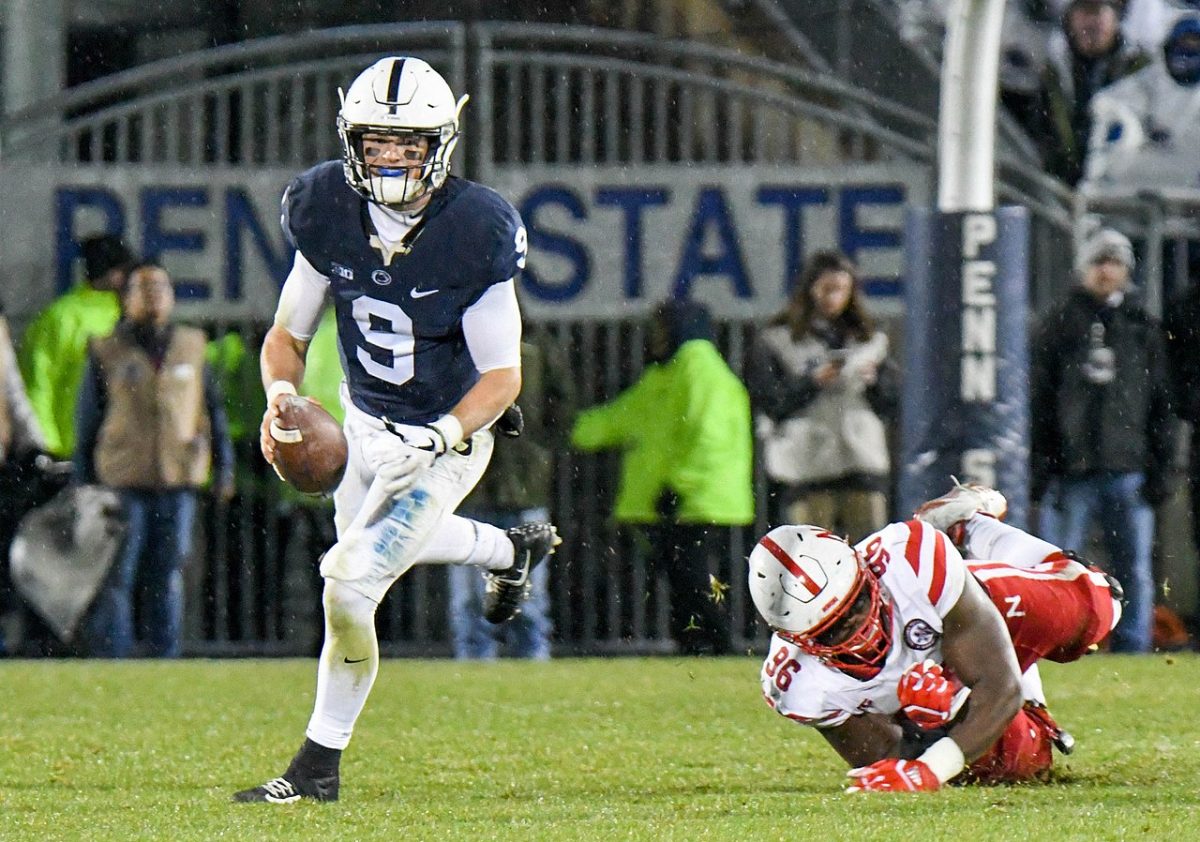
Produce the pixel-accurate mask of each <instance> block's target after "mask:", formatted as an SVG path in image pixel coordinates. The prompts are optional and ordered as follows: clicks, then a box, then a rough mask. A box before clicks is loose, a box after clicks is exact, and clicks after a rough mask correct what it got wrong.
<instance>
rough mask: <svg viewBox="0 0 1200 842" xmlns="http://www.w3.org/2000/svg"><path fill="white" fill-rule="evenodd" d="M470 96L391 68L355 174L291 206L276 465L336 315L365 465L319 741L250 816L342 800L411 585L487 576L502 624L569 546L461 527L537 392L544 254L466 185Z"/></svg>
mask: <svg viewBox="0 0 1200 842" xmlns="http://www.w3.org/2000/svg"><path fill="white" fill-rule="evenodd" d="M339 93H340V92H339ZM466 99H467V98H466V97H465V96H464V97H463V98H462V99H460V100H457V101H456V100H455V98H454V95H453V94H452V93H451V90H450V87H449V86H448V85H447V84H446V82H445V80H444V79H443V78H442V77H441V76H440V75H439V74H438V73H437V72H436V71H435V70H434V69H433V68H432V67H430V66H429V65H428V64H426V63H425V62H423V61H421V60H420V59H415V58H404V57H392V58H385V59H382V60H380V61H378V62H376V63H375V64H373V65H371V67H369V68H367V69H366V70H365V71H364V72H363V73H362V74H360V75H359V76H358V78H357V79H355V80H354V83H353V84H352V85H351V86H350V89H349V90H348V91H346V92H345V93H344V94H343V95H342V105H341V110H340V112H339V114H338V121H337V125H338V134H339V135H340V137H341V141H342V160H341V161H328V162H326V163H323V164H319V165H318V166H316V167H313V168H312V169H310V170H308V171H307V172H304V173H302V174H301V175H300V176H298V177H297V178H296V179H295V180H294V181H293V182H292V183H291V184H290V185H289V186H288V189H287V191H286V192H285V193H284V197H283V227H284V231H285V233H286V235H287V237H288V239H289V241H290V242H291V244H292V245H293V246H294V247H295V249H296V256H295V263H294V265H293V267H292V270H291V273H290V274H289V275H288V278H287V281H286V283H285V284H284V287H283V291H282V293H281V294H280V299H279V305H278V309H277V310H276V314H275V323H274V325H273V326H272V327H271V329H270V331H269V332H268V334H267V336H266V339H265V340H264V343H263V349H262V359H261V366H262V378H263V383H264V384H265V386H266V389H267V404H268V406H267V411H266V414H265V415H264V416H263V422H262V432H261V436H260V438H261V445H262V452H263V455H264V456H265V457H266V458H267V460H268V461H272V460H273V457H274V448H275V442H274V440H273V439H272V437H271V433H270V428H271V422H272V421H273V420H274V419H275V417H276V414H277V404H278V402H279V400H280V399H281V397H282V396H284V395H287V394H294V393H295V391H296V389H295V384H298V383H300V382H301V380H302V378H303V376H304V360H305V353H306V351H307V348H308V342H309V340H310V339H311V338H312V336H313V333H314V332H315V331H316V328H317V324H318V322H319V320H320V317H321V311H322V309H323V307H324V305H325V301H326V299H327V298H330V299H332V303H333V307H334V312H335V314H336V316H337V332H338V341H339V343H340V344H341V352H342V360H343V366H344V368H345V375H346V380H345V383H344V384H343V387H342V401H343V404H344V406H345V409H346V422H345V432H346V438H347V441H348V442H349V462H348V464H347V466H346V472H345V475H344V477H343V479H342V482H341V484H340V485H339V486H338V488H337V490H336V492H335V493H334V504H335V508H336V523H337V534H338V539H337V542H336V543H335V544H334V545H333V547H332V548H331V549H330V550H329V551H328V552H327V553H326V554H325V555H324V557H323V559H322V561H321V575H322V576H323V577H324V578H325V591H324V599H323V602H324V609H325V644H324V648H323V649H322V651H321V657H320V662H319V666H318V669H317V691H316V703H315V707H314V710H313V713H312V718H311V719H310V720H309V723H308V730H307V736H306V739H305V740H304V743H303V745H302V746H301V748H300V750H299V751H298V752H297V753H296V755H295V757H294V758H293V760H292V762H291V765H290V766H288V768H287V771H286V772H284V773H283V775H282V776H280V777H278V778H274V779H272V780H270V781H268V782H267V783H265V784H263V785H261V786H257V787H253V788H251V789H247V790H244V791H242V792H238V793H237V794H236V795H235V796H234V799H235V800H237V801H267V802H273V803H288V802H292V801H297V800H299V799H301V798H307V799H315V800H319V801H334V800H336V799H337V797H338V787H339V775H338V765H339V761H340V757H341V753H342V750H343V749H344V748H345V747H346V745H347V743H348V742H349V740H350V734H351V731H352V730H353V728H354V722H355V720H356V719H357V718H358V715H359V713H360V711H361V710H362V708H363V705H364V703H365V702H366V700H367V695H368V694H369V693H370V690H371V685H372V683H373V682H374V680H375V674H376V672H377V669H378V665H379V647H378V641H377V639H376V636H375V609H376V608H377V606H378V604H379V601H380V600H381V599H383V596H384V594H385V593H386V592H387V590H388V588H389V587H390V586H391V585H392V583H393V582H395V581H396V579H397V578H399V577H400V576H401V575H403V574H404V572H405V571H407V570H408V569H409V568H410V567H412V566H413V565H414V564H423V563H460V564H471V565H476V566H478V567H480V568H482V569H483V570H484V571H486V573H485V575H486V576H487V577H488V587H487V590H486V593H485V602H484V612H485V616H487V618H488V619H489V620H491V621H492V622H494V623H502V622H504V621H506V620H508V619H510V618H511V617H512V616H513V615H514V614H515V613H516V612H517V611H518V610H519V609H520V603H521V601H522V600H523V599H524V597H525V595H526V593H527V588H528V579H529V572H530V570H531V569H532V568H533V567H534V566H535V565H537V564H538V563H540V562H541V561H542V560H543V559H544V558H545V557H546V556H547V555H548V554H549V553H550V552H551V551H552V549H553V546H554V545H555V544H556V543H557V542H558V538H557V535H556V532H555V529H554V527H553V526H551V525H550V524H549V523H537V524H527V525H524V526H521V527H517V528H515V529H510V530H508V532H507V533H506V532H504V531H502V530H500V529H498V528H496V527H494V526H491V525H489V524H485V523H478V522H475V521H470V520H467V519H465V518H462V517H459V516H457V515H455V514H454V510H455V509H456V508H457V507H458V505H459V503H460V502H461V501H462V500H463V498H464V497H465V496H466V495H467V493H468V492H469V491H470V490H471V488H472V487H473V486H474V485H475V483H476V482H477V481H478V480H479V477H480V476H481V475H482V473H483V471H484V468H485V467H486V466H487V463H488V460H489V458H490V457H491V453H492V443H493V439H492V433H491V431H490V429H489V428H490V426H491V425H492V424H493V422H495V421H496V419H497V418H498V417H499V416H500V415H501V414H502V413H503V412H504V410H505V408H506V407H508V406H509V405H510V404H511V403H512V402H513V400H514V399H515V398H516V396H517V392H518V390H519V389H520V385H521V367H520V366H521V360H520V340H521V318H520V313H519V312H518V309H517V299H516V291H515V280H514V279H515V276H516V275H517V273H518V271H519V270H520V269H521V268H522V267H523V266H524V264H525V251H526V235H525V228H524V227H523V226H522V225H521V220H520V217H519V216H518V215H517V212H516V210H515V209H514V208H513V207H512V205H510V204H509V203H508V202H507V201H505V200H504V199H503V198H501V197H500V196H499V195H498V194H497V193H495V192H494V191H492V190H490V189H488V188H486V187H483V186H481V185H478V184H474V183H472V182H470V181H466V180H464V179H460V178H454V177H449V168H450V156H451V154H452V153H453V151H454V146H455V144H456V143H457V142H458V136H459V131H458V118H459V112H460V110H461V109H462V106H463V104H464V103H465V102H466Z"/></svg>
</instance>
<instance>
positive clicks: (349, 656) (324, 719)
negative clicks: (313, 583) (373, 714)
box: [307, 579, 379, 749]
mask: <svg viewBox="0 0 1200 842" xmlns="http://www.w3.org/2000/svg"><path fill="white" fill-rule="evenodd" d="M322 601H323V603H324V605H325V645H324V646H323V647H322V648H321V659H320V661H319V662H318V664H317V699H316V702H315V704H314V705H313V713H312V718H311V719H309V720H308V731H307V736H308V738H309V739H310V740H312V741H313V742H315V743H319V744H320V745H323V746H326V747H327V748H337V749H344V748H345V747H346V745H347V744H348V743H349V742H350V734H351V732H352V731H353V730H354V722H355V720H357V719H358V715H359V714H360V713H362V709H363V705H364V704H366V702H367V696H368V695H369V694H370V692H371V685H373V684H374V683H375V674H376V673H377V672H378V671H379V640H378V638H376V636H375V609H376V608H377V607H378V605H377V604H376V603H375V601H374V600H372V599H370V598H369V597H365V596H363V595H362V594H360V593H359V592H358V591H355V590H352V589H351V588H349V587H347V586H346V585H343V584H342V583H341V582H338V581H337V580H336V579H326V580H325V595H324V598H323V600H322Z"/></svg>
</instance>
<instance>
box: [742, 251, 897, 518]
mask: <svg viewBox="0 0 1200 842" xmlns="http://www.w3.org/2000/svg"><path fill="white" fill-rule="evenodd" d="M895 372H896V370H895V367H894V366H893V365H892V364H891V363H890V362H889V360H888V338H887V335H886V334H885V333H883V332H882V331H881V330H878V329H877V328H876V327H875V323H874V321H873V320H872V318H871V316H870V315H869V314H868V313H867V309H866V305H865V302H864V301H863V295H862V292H861V290H860V284H859V277H858V270H857V268H856V267H855V266H854V264H853V263H851V262H850V260H849V259H848V258H847V257H846V256H845V255H843V254H841V253H839V252H835V251H821V252H817V253H816V254H814V255H812V257H811V258H809V260H808V262H807V264H806V265H805V267H804V270H803V271H802V272H801V274H800V278H799V280H798V282H797V284H796V288H795V291H794V292H793V293H792V297H791V300H790V301H789V302H788V305H787V307H786V308H785V309H784V310H783V311H782V312H781V313H779V314H778V315H777V316H775V318H774V319H772V320H771V323H770V325H769V326H768V327H767V328H766V330H764V331H763V332H762V334H761V335H760V336H759V337H758V342H757V343H756V346H755V352H754V357H753V360H752V363H751V365H750V367H749V373H748V385H749V388H750V395H751V398H752V400H753V401H754V405H755V409H756V412H757V418H756V423H757V428H758V434H759V437H760V439H761V442H762V455H763V462H764V465H765V467H766V471H767V476H768V477H769V478H770V480H771V481H772V483H773V484H774V488H773V489H772V496H773V497H777V498H778V501H777V503H776V505H775V506H773V507H772V508H774V509H776V510H777V511H778V514H779V515H782V520H783V521H784V522H787V523H820V524H824V525H826V526H828V527H829V528H831V529H834V530H836V531H837V532H838V534H839V535H849V536H850V538H851V540H854V541H857V540H858V539H859V538H861V537H862V536H864V535H866V534H868V533H870V532H874V531H875V530H876V529H878V528H879V527H880V526H882V525H883V524H884V523H886V522H887V514H888V513H887V494H886V492H887V489H888V473H889V469H890V460H889V458H888V441H887V430H886V425H885V420H884V419H885V418H887V417H889V416H890V414H891V413H892V412H893V411H894V409H895V406H896V401H897V397H898V389H897V377H896V373H895ZM777 517H778V515H777V514H772V519H773V520H775V519H777Z"/></svg>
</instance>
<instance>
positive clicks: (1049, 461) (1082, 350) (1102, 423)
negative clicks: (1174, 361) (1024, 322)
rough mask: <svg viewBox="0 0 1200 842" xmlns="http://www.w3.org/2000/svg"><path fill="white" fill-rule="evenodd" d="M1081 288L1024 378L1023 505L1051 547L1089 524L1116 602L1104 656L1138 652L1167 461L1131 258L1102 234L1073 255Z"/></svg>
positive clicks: (1044, 323)
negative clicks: (1033, 512)
mask: <svg viewBox="0 0 1200 842" xmlns="http://www.w3.org/2000/svg"><path fill="white" fill-rule="evenodd" d="M1077 267H1078V271H1079V273H1080V276H1081V278H1082V282H1081V284H1080V285H1079V286H1078V287H1077V288H1075V289H1073V290H1072V291H1071V292H1070V293H1069V294H1068V296H1067V298H1066V300H1065V301H1063V302H1062V303H1061V304H1059V305H1057V306H1056V307H1054V308H1053V309H1052V310H1051V311H1050V312H1049V313H1048V314H1047V315H1046V316H1045V317H1044V318H1043V319H1042V320H1041V321H1040V323H1039V324H1038V326H1037V328H1036V330H1035V332H1034V339H1033V347H1032V352H1031V370H1030V405H1031V407H1032V410H1033V412H1032V415H1033V428H1032V466H1031V467H1032V471H1031V473H1032V477H1033V495H1032V496H1033V499H1034V500H1035V501H1040V503H1041V507H1040V527H1041V528H1040V531H1041V535H1042V537H1043V538H1045V539H1046V540H1047V541H1050V542H1051V543H1054V544H1058V545H1060V546H1063V547H1067V548H1071V549H1078V550H1082V549H1084V547H1085V545H1086V542H1087V537H1088V529H1089V527H1090V526H1091V525H1092V523H1093V522H1094V521H1096V519H1097V518H1099V523H1100V526H1101V527H1102V531H1103V542H1104V545H1105V547H1106V550H1107V555H1108V562H1109V564H1110V566H1111V569H1110V571H1109V572H1111V573H1112V574H1113V575H1114V576H1116V577H1117V579H1118V580H1119V581H1120V582H1121V584H1123V585H1124V586H1125V596H1126V598H1127V599H1128V604H1127V606H1126V608H1125V614H1124V617H1123V618H1122V620H1121V623H1120V625H1118V626H1117V628H1116V631H1115V632H1114V633H1113V638H1112V649H1113V651H1116V652H1145V651H1147V650H1148V649H1149V648H1150V641H1151V637H1150V635H1151V619H1152V613H1153V609H1154V584H1153V573H1152V568H1151V549H1152V547H1153V544H1154V506H1156V505H1158V504H1159V503H1161V502H1162V501H1163V500H1164V499H1165V497H1166V495H1167V487H1168V478H1169V477H1168V473H1169V469H1170V464H1171V458H1172V455H1173V452H1174V445H1173V428H1172V424H1171V418H1170V391H1169V387H1168V381H1167V366H1166V352H1165V350H1164V347H1163V336H1162V331H1161V329H1160V328H1159V325H1158V323H1157V322H1156V321H1155V320H1154V319H1153V318H1151V317H1150V316H1149V315H1148V314H1147V313H1146V311H1145V310H1143V309H1142V308H1141V307H1140V306H1138V305H1137V304H1135V303H1134V302H1133V301H1132V300H1131V295H1130V289H1129V286H1130V277H1131V275H1132V272H1133V267H1134V261H1133V249H1132V247H1131V245H1130V242H1129V240H1128V238H1126V237H1125V236H1124V235H1123V234H1121V233H1119V232H1117V231H1113V230H1111V229H1103V230H1100V231H1098V232H1096V233H1095V234H1094V235H1092V236H1091V237H1090V238H1089V239H1088V240H1087V241H1086V242H1085V243H1084V245H1083V247H1082V249H1081V250H1080V252H1079V255H1078V260H1077Z"/></svg>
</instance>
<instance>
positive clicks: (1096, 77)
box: [1027, 0, 1150, 186]
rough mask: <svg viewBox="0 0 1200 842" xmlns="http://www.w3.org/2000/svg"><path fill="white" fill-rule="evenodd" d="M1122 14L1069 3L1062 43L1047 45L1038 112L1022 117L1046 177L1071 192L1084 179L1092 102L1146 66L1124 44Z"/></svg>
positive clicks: (1112, 4)
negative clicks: (1039, 147) (1060, 182)
mask: <svg viewBox="0 0 1200 842" xmlns="http://www.w3.org/2000/svg"><path fill="white" fill-rule="evenodd" d="M1122 8H1123V4H1122V3H1121V2H1120V0H1071V3H1070V4H1069V5H1068V6H1067V9H1066V11H1065V12H1064V13H1063V17H1062V29H1063V33H1062V35H1063V37H1062V38H1054V39H1052V40H1051V43H1050V50H1049V60H1048V63H1047V66H1046V69H1045V72H1044V73H1043V79H1042V88H1041V104H1040V107H1039V108H1038V109H1037V110H1036V111H1035V112H1034V113H1033V114H1031V115H1027V119H1028V120H1030V122H1029V123H1028V124H1027V128H1029V129H1030V134H1031V135H1032V136H1033V137H1034V139H1035V140H1036V141H1038V142H1039V143H1040V144H1041V145H1042V155H1043V159H1044V162H1045V165H1046V169H1047V171H1048V172H1050V173H1051V174H1052V175H1055V176H1057V177H1059V178H1061V179H1062V180H1063V181H1065V182H1067V183H1068V184H1070V185H1072V186H1074V185H1075V184H1076V183H1077V182H1078V181H1079V179H1080V178H1081V177H1082V176H1083V167H1084V157H1085V155H1086V153H1087V148H1088V140H1089V138H1090V135H1091V112H1090V110H1089V108H1088V105H1089V103H1090V102H1091V100H1092V97H1093V96H1095V95H1096V93H1097V92H1098V91H1100V90H1101V89H1102V88H1105V87H1107V86H1108V85H1111V84H1112V83H1113V82H1115V81H1117V80H1118V79H1121V78H1124V77H1125V76H1128V75H1129V74H1131V73H1134V72H1136V71H1138V70H1141V69H1142V68H1143V67H1145V66H1146V65H1147V64H1148V63H1149V61H1150V58H1149V56H1148V55H1147V54H1146V53H1145V52H1143V51H1142V50H1140V49H1137V48H1136V47H1132V46H1130V45H1129V44H1128V43H1127V42H1126V41H1125V38H1124V36H1123V35H1122V33H1121V19H1120V14H1121V11H1122Z"/></svg>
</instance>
